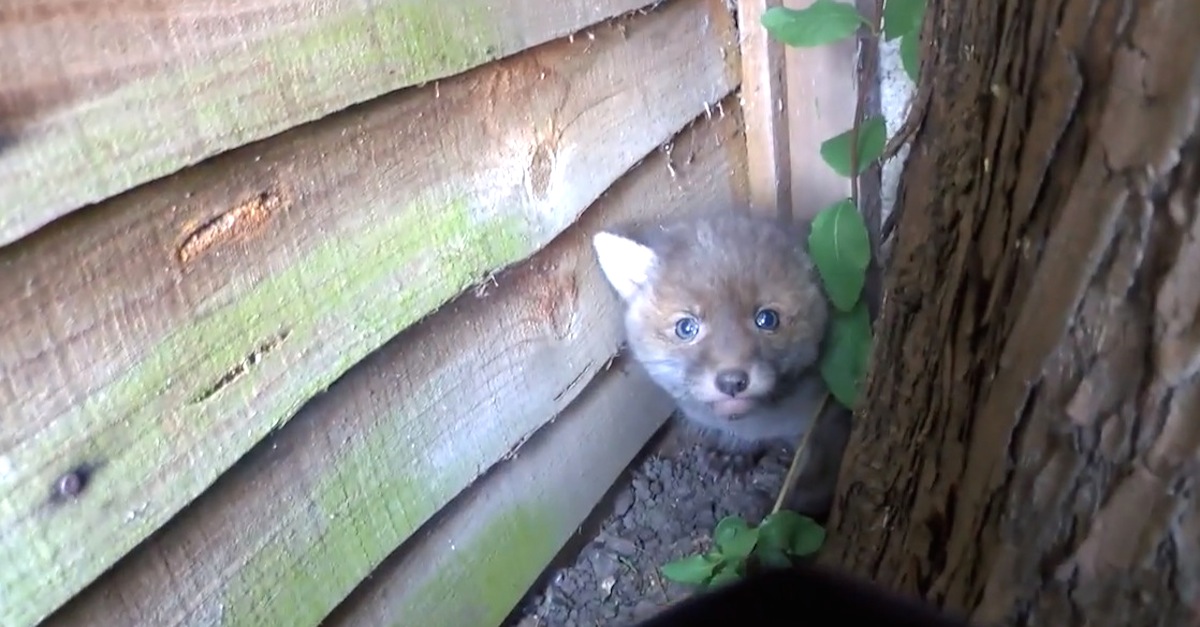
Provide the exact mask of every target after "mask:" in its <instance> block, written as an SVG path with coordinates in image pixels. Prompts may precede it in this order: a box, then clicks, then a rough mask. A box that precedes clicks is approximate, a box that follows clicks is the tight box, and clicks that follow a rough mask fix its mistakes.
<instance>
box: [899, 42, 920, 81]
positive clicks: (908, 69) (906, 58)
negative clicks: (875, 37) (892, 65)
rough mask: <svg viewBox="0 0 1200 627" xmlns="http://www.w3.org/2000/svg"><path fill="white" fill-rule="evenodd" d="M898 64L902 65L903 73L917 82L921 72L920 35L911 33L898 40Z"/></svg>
mask: <svg viewBox="0 0 1200 627" xmlns="http://www.w3.org/2000/svg"><path fill="white" fill-rule="evenodd" d="M900 62H901V63H902V64H904V73H905V74H908V77H909V78H911V79H912V80H913V82H914V83H915V82H917V74H919V73H920V71H921V33H919V32H917V31H913V32H911V33H907V34H905V35H904V36H903V37H901V38H900Z"/></svg>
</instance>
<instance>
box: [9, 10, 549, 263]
mask: <svg viewBox="0 0 1200 627" xmlns="http://www.w3.org/2000/svg"><path fill="white" fill-rule="evenodd" d="M500 10H503V7H496V6H494V4H493V3H485V2H479V1H477V0H472V1H468V2H442V3H429V2H423V1H420V0H391V1H386V2H373V3H370V4H369V8H366V9H355V10H352V11H345V12H341V13H335V14H333V15H330V16H328V17H329V19H325V20H311V21H304V22H302V23H301V27H300V28H295V29H287V30H284V29H278V28H274V29H272V30H271V34H270V35H269V36H268V37H265V38H263V39H259V40H256V39H254V34H253V33H251V34H248V36H247V37H246V39H245V43H244V44H238V46H237V50H236V51H231V50H230V49H229V47H224V48H219V47H217V46H216V45H214V46H213V48H212V49H210V50H201V51H199V52H198V55H199V56H198V58H199V59H200V60H197V58H196V57H193V58H187V59H186V60H181V61H180V62H179V65H178V67H168V68H163V69H161V70H155V72H154V73H153V74H151V75H150V76H148V77H146V78H144V79H139V80H136V81H135V82H132V83H128V84H124V85H121V86H119V87H118V88H116V89H115V90H113V91H112V92H110V93H107V94H105V95H104V97H103V99H102V100H97V101H96V103H97V106H84V105H85V104H86V102H83V103H81V104H80V105H79V106H77V107H76V108H75V109H74V110H73V111H72V112H71V118H72V120H73V121H72V123H71V124H69V125H60V126H56V127H55V128H54V129H52V130H51V131H50V132H49V134H48V135H45V136H30V137H18V138H17V141H16V142H15V144H14V145H12V146H8V147H6V149H5V150H4V151H3V152H0V160H3V161H7V164H6V165H7V166H8V167H4V168H0V170H6V171H7V172H6V173H5V174H4V175H3V176H2V177H0V244H4V243H7V242H9V241H12V240H14V239H16V238H17V237H20V236H21V235H24V234H25V233H27V232H29V231H30V230H32V229H34V228H36V227H37V226H39V225H41V224H44V223H45V222H47V221H48V220H50V219H51V218H54V217H57V216H60V215H63V214H65V213H67V212H68V211H70V210H72V209H74V208H75V207H78V206H80V205H83V204H86V203H90V202H95V201H98V200H100V199H103V198H106V197H108V196H111V195H113V194H115V193H118V192H121V191H123V190H126V189H129V188H131V187H133V186H135V185H138V184H140V183H143V182H145V181H148V180H152V179H155V178H159V177H161V176H164V175H166V174H169V173H171V172H174V171H176V170H178V169H180V168H182V167H184V166H186V165H189V164H192V163H196V162H197V161H199V160H201V159H203V158H205V157H208V156H210V155H212V154H215V153H217V152H219V151H221V150H225V149H229V148H233V147H236V146H239V145H242V144H245V143H248V142H251V141H254V140H257V139H260V138H262V137H265V136H268V135H271V134H274V133H278V132H281V131H283V130H285V129H287V128H290V127H292V126H294V125H296V124H299V123H303V122H308V121H311V120H313V119H316V118H319V117H321V116H322V115H325V114H327V113H330V112H331V111H336V110H339V109H342V108H345V107H346V106H349V105H352V104H355V103H358V102H363V101H365V100H368V99H370V98H372V97H375V96H378V95H380V94H383V93H387V92H389V91H393V90H396V89H400V88H402V87H406V86H409V85H415V84H419V83H422V82H425V81H428V80H433V79H436V78H441V77H446V76H450V75H453V74H456V73H459V72H461V71H463V70H466V69H468V68H471V67H474V66H478V65H480V64H483V63H485V62H487V61H490V60H494V59H496V58H499V57H500V56H502V55H504V54H508V53H511V52H514V51H516V50H519V49H521V48H523V47H525V46H526V45H528V44H529V43H531V42H530V41H529V40H530V39H532V40H533V41H534V42H537V41H541V40H544V39H545V38H548V36H549V35H551V33H546V32H529V33H521V32H512V31H511V29H510V30H508V31H505V30H503V29H502V28H501V24H502V19H500V16H498V15H497V14H496V13H497V11H500ZM559 19H569V18H565V17H564V18H559ZM541 28H542V30H543V31H545V30H546V27H541ZM560 28H561V26H560ZM110 103H125V104H123V105H118V104H110ZM129 107H133V108H129ZM81 129H83V130H81Z"/></svg>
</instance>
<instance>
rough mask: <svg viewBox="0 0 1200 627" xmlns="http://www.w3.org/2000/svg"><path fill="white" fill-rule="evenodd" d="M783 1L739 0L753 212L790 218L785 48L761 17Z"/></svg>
mask: <svg viewBox="0 0 1200 627" xmlns="http://www.w3.org/2000/svg"><path fill="white" fill-rule="evenodd" d="M779 5H780V2H779V0H739V2H738V3H737V20H738V36H739V38H740V40H741V49H742V91H741V94H742V109H743V111H744V112H745V117H746V163H747V165H748V166H749V169H750V208H751V209H752V210H753V211H754V212H756V213H764V214H769V215H778V216H780V217H782V218H784V219H785V220H787V219H791V216H792V173H791V152H790V151H789V149H788V139H789V134H788V118H789V117H790V111H791V110H790V108H789V107H788V102H787V82H786V78H785V73H784V71H785V69H786V68H785V56H784V46H783V44H781V43H779V42H777V41H775V40H774V39H772V38H770V37H769V36H768V35H767V29H766V28H764V27H763V25H762V16H763V13H765V12H766V10H767V9H768V8H770V7H771V6H779Z"/></svg>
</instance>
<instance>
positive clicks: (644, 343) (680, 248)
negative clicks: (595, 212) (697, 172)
mask: <svg viewBox="0 0 1200 627" xmlns="http://www.w3.org/2000/svg"><path fill="white" fill-rule="evenodd" d="M592 242H593V247H594V248H595V252H596V257H597V260H598V262H599V264H600V268H601V270H602V271H603V273H604V275H605V277H606V278H607V279H608V282H609V283H610V284H611V285H612V286H613V288H614V289H615V291H616V292H617V293H618V294H619V295H620V297H621V299H622V300H623V301H624V303H625V329H626V334H627V337H628V341H629V346H630V349H631V350H632V352H633V354H634V357H635V358H636V359H637V360H638V361H639V362H641V363H642V365H643V366H644V367H645V368H646V370H647V372H649V374H650V376H651V377H652V378H653V379H654V380H655V381H656V382H657V383H658V384H659V385H660V386H662V387H663V388H664V389H665V390H666V391H667V392H668V393H670V394H671V395H673V396H674V397H675V398H676V399H677V400H678V401H680V402H691V403H700V404H703V405H706V406H707V407H708V408H709V409H710V410H711V411H712V412H713V413H714V414H716V415H718V416H723V417H726V418H729V419H736V418H737V417H738V416H739V415H742V414H745V413H747V412H750V411H753V410H754V409H755V407H757V406H758V405H759V404H761V403H763V402H766V401H768V400H769V399H770V398H771V397H772V395H773V394H774V393H775V391H776V385H777V383H778V382H779V381H780V380H781V379H782V378H783V377H784V376H786V375H789V374H796V373H798V372H800V371H802V370H804V369H805V368H807V367H809V366H811V365H812V364H813V363H814V362H815V361H816V359H817V357H818V353H819V350H820V344H821V339H822V338H823V336H824V333H825V325H826V320H827V318H828V305H827V302H826V300H825V296H824V294H823V293H822V292H821V290H820V287H819V285H818V282H817V281H818V278H817V275H816V272H815V271H814V269H813V267H812V264H811V262H810V261H809V258H808V255H807V254H806V253H805V252H804V250H803V248H802V242H801V240H800V238H799V236H798V235H796V234H793V233H790V232H788V231H785V230H784V229H783V228H782V226H780V225H779V224H778V223H777V222H775V221H773V220H770V219H768V218H761V217H753V216H750V215H748V214H744V213H733V212H731V213H723V214H712V215H701V216H693V217H690V218H685V219H682V220H678V221H673V222H670V223H667V224H662V225H658V226H656V227H653V228H650V229H645V230H644V232H643V233H642V234H641V235H640V236H639V235H625V234H618V233H616V232H601V233H598V234H596V236H595V237H594V238H593V240H592Z"/></svg>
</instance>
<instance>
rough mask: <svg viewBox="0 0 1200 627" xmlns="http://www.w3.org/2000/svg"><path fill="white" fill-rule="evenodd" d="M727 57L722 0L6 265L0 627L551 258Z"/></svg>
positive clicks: (107, 216) (57, 232) (604, 38)
mask: <svg viewBox="0 0 1200 627" xmlns="http://www.w3.org/2000/svg"><path fill="white" fill-rule="evenodd" d="M734 43H735V42H734V35H733V32H732V24H731V19H730V18H729V15H728V13H727V9H726V8H725V7H724V4H723V2H721V1H720V0H685V1H680V2H672V3H669V4H668V5H667V6H666V7H665V8H663V9H662V10H661V11H657V12H653V13H650V14H648V15H645V16H642V17H640V18H637V19H630V20H627V21H625V22H623V23H622V24H619V25H613V26H610V27H607V28H602V29H598V30H597V31H596V33H595V37H594V39H593V38H577V39H576V40H575V41H574V42H568V41H565V40H564V41H560V42H555V43H553V44H550V45H547V46H544V47H541V48H538V49H536V50H533V51H530V52H528V53H525V54H522V55H518V56H516V57H512V58H510V59H507V60H504V61H501V62H498V63H496V64H494V65H489V66H488V67H486V68H481V69H480V70H478V71H473V72H471V73H468V74H466V75H463V76H460V77H456V78H455V79H453V80H449V81H446V82H445V83H444V84H442V85H441V86H439V87H437V88H433V87H431V88H429V89H425V90H418V91H413V92H409V93H402V94H397V95H395V96H393V97H387V98H383V99H380V100H379V101H376V102H372V103H368V104H367V105H364V106H362V107H358V108H355V109H354V110H351V111H347V112H345V113H343V114H338V115H337V116H333V117H331V118H329V119H326V120H322V121H320V122H318V123H315V124H313V125H312V126H311V127H306V128H301V129H296V130H294V131H290V132H288V133H286V134H284V135H282V136H280V137H277V138H274V139H272V140H270V141H268V142H263V143H261V144H256V145H251V146H247V147H245V148H243V149H239V150H237V151H235V152H232V153H229V154H226V155H221V156H220V157H217V158H215V159H213V160H211V161H209V162H206V163H204V164H201V165H200V166H197V167H195V168H191V169H189V170H187V171H185V172H182V173H180V174H178V175H176V176H174V177H172V178H171V179H168V180H165V181H162V182H159V183H155V184H152V185H149V186H146V187H144V188H140V189H137V190H134V191H132V192H130V193H128V194H125V195H122V196H121V197H118V198H115V199H113V200H111V201H109V202H106V203H104V204H102V205H99V206H97V207H94V208H91V209H89V210H87V211H82V212H78V213H76V214H75V215H73V216H70V217H68V218H67V219H66V220H64V221H62V222H61V223H59V224H56V225H55V228H52V229H46V230H44V231H41V232H39V233H36V234H34V235H33V236H31V237H30V238H27V239H26V240H24V241H22V242H20V243H19V244H18V245H14V246H9V247H6V248H3V249H0V268H4V271H3V272H0V320H3V321H4V323H5V326H6V333H5V334H4V335H3V336H2V337H0V375H2V376H0V382H2V383H0V494H5V496H6V498H5V499H3V500H0V563H2V564H6V565H12V566H9V567H6V568H3V569H0V623H2V624H5V625H14V626H17V627H20V626H21V625H26V624H29V623H31V622H36V621H37V620H39V619H40V618H41V617H42V616H44V615H45V614H46V613H47V612H49V611H50V610H52V609H53V608H55V607H57V606H58V605H60V604H61V603H62V602H63V601H65V600H66V599H67V598H68V597H70V596H71V595H73V594H74V593H76V592H77V591H78V590H79V589H80V588H82V587H83V586H84V585H86V584H87V583H88V582H89V581H91V580H92V579H94V578H95V577H96V576H97V575H98V574H99V573H100V572H102V571H103V570H104V569H106V568H108V567H109V566H110V565H111V564H112V563H113V562H114V561H116V559H118V558H119V557H120V556H121V555H123V554H124V553H126V552H127V551H128V550H129V549H130V548H132V547H133V546H134V545H135V544H136V543H138V542H139V541H141V540H142V539H143V538H145V537H146V536H147V535H149V534H150V532H152V531H153V530H155V529H157V528H158V527H159V526H160V525H162V523H163V522H165V521H166V520H167V519H168V518H169V517H170V516H172V515H173V514H174V513H175V512H177V511H178V510H179V509H180V508H181V507H182V506H183V505H185V504H186V503H188V502H189V501H191V500H192V499H193V498H195V497H196V495H197V494H199V493H200V492H201V491H202V490H203V489H204V488H205V487H207V486H208V485H209V484H210V483H211V482H212V481H213V480H214V479H215V478H216V477H217V476H218V475H219V474H220V473H221V472H223V471H224V470H225V469H226V468H228V467H229V466H230V465H231V464H232V463H233V462H234V461H235V460H237V459H238V458H239V457H240V456H241V455H242V454H243V453H245V451H246V450H248V449H249V448H250V447H251V446H252V445H253V444H255V443H256V442H258V441H259V440H260V439H261V438H262V437H263V436H264V435H265V434H266V433H267V432H269V431H270V430H272V429H274V428H276V427H278V426H279V425H281V424H283V423H284V422H286V421H287V420H288V419H289V418H290V417H291V416H292V415H293V414H294V413H295V411H296V410H297V409H298V408H299V407H300V406H301V405H302V404H303V403H304V402H305V401H307V400H308V399H309V398H311V397H312V396H314V395H316V394H317V393H319V392H320V391H321V390H323V389H325V388H326V387H327V386H328V385H329V384H330V383H331V382H333V380H334V379H336V378H337V377H338V376H340V375H341V374H342V373H343V372H345V371H346V370H347V369H348V368H349V367H350V366H351V365H353V364H354V363H355V362H357V361H359V360H360V359H362V358H363V357H364V356H365V355H367V354H368V353H369V352H371V351H373V350H375V349H376V348H378V347H379V346H380V345H381V344H383V343H384V342H385V341H386V340H387V339H388V338H390V337H392V336H394V335H395V334H396V333H397V332H399V331H400V330H402V329H404V328H405V327H408V326H410V325H411V324H412V323H414V322H416V321H417V320H418V319H420V318H421V317H423V316H425V315H426V314H427V313H428V312H430V311H432V310H434V309H436V308H438V307H439V306H440V305H441V304H443V303H444V302H446V301H447V300H448V299H449V298H451V297H453V296H454V295H455V294H457V293H459V292H461V291H462V290H463V289H464V288H466V287H468V286H470V285H472V284H474V283H476V282H478V281H479V280H480V279H481V278H482V277H484V276H485V275H486V274H487V273H489V272H490V271H493V270H495V269H497V268H500V267H502V266H505V265H508V264H510V263H513V262H515V261H518V260H520V259H522V258H525V257H527V256H528V255H529V254H531V253H533V252H534V251H536V250H538V249H539V248H541V247H542V246H544V245H545V244H546V243H547V242H548V241H549V240H550V239H551V238H552V237H554V236H555V235H556V234H558V233H559V232H560V231H561V230H562V229H563V228H565V227H566V226H567V225H568V224H570V223H571V222H573V221H574V220H575V219H576V218H577V217H578V215H579V214H580V212H582V211H583V209H584V208H585V207H586V206H588V205H589V204H591V202H593V201H594V200H595V199H596V198H597V197H598V196H599V195H600V193H601V192H602V191H603V190H604V189H606V188H607V187H608V186H609V185H611V183H612V182H613V181H615V180H616V179H617V178H618V177H620V176H621V175H622V174H623V173H624V172H625V171H626V170H628V169H629V168H630V167H631V166H632V165H633V164H635V163H636V162H638V161H639V160H640V159H642V158H643V157H644V156H645V155H646V154H647V153H648V152H650V151H651V150H653V149H654V147H655V146H657V145H658V144H660V143H662V142H664V141H666V140H668V139H669V138H670V137H671V136H672V135H673V134H674V133H675V132H677V131H678V129H679V128H681V127H682V126H683V125H685V124H686V123H687V122H688V121H689V120H691V119H693V118H694V117H695V116H697V115H699V114H700V113H702V112H704V111H705V110H707V109H710V108H711V106H712V104H713V103H715V102H717V101H718V100H720V99H721V98H722V97H724V96H725V95H726V94H728V93H729V92H730V91H731V90H732V89H733V88H734V87H735V86H736V83H737V71H736V64H737V52H736V48H735V47H734ZM681 77H686V80H684V79H683V78H681ZM488 331H489V329H487V328H483V329H481V330H480V332H481V333H486V332H488ZM76 493H77V494H76Z"/></svg>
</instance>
